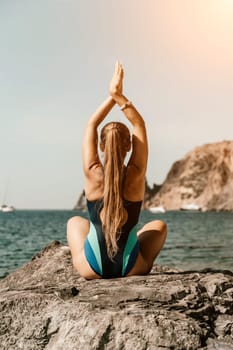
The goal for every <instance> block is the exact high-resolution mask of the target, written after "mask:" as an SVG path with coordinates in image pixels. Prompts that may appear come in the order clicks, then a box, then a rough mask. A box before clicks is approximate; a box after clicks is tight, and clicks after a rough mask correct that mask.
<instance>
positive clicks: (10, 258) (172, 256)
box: [0, 210, 233, 277]
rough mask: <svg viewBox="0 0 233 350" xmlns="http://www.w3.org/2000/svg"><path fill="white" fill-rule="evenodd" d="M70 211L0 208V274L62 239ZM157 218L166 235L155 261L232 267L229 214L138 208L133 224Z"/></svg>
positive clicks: (232, 236)
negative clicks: (165, 227) (137, 218)
mask: <svg viewBox="0 0 233 350" xmlns="http://www.w3.org/2000/svg"><path fill="white" fill-rule="evenodd" d="M78 214H80V215H82V216H84V217H86V214H85V213H84V214H83V213H78V212H72V211H53V210H50V211H48V210H47V211H39V210H35V211H29V210H27V211H26V210H25V211H23V210H20V211H16V212H15V213H2V212H0V243H1V245H0V277H3V276H5V275H6V274H7V273H9V272H10V271H12V270H15V269H16V268H17V267H19V266H21V265H22V264H24V263H25V262H27V261H28V260H29V259H31V257H32V256H33V255H34V254H35V253H37V252H38V251H39V250H41V249H42V248H43V247H44V246H45V245H46V244H48V243H49V242H51V241H52V240H60V241H61V242H63V243H65V244H66V222H67V220H68V219H69V218H70V217H72V216H73V215H78ZM155 219H162V220H164V221H166V223H167V225H168V238H167V241H166V244H165V246H164V249H163V250H162V252H161V253H160V256H159V258H158V259H157V263H159V264H166V265H168V266H173V267H178V268H182V269H184V270H189V269H202V268H206V267H211V268H215V269H229V270H233V213H213V212H210V213H188V212H168V213H165V214H151V213H149V212H146V211H144V212H142V213H141V217H140V223H139V227H140V226H142V225H143V223H146V222H147V221H150V220H155Z"/></svg>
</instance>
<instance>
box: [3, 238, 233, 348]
mask: <svg viewBox="0 0 233 350" xmlns="http://www.w3.org/2000/svg"><path fill="white" fill-rule="evenodd" d="M0 312H1V318H0V349H1V350H16V349H17V350H18V349H23V350H42V349H49V350H77V349H82V350H83V349H84V350H85V349H87V350H88V349H98V350H101V349H114V350H117V349H122V350H123V349H127V350H132V349H135V350H136V349H138V350H141V349H155V350H156V349H176V350H179V349H185V350H189V349H193V350H194V349H206V350H207V349H208V350H210V349H211V350H212V349H222V350H224V349H225V350H231V349H233V273H232V272H230V271H228V272H227V271H225V272H223V271H222V272H221V271H210V270H209V271H207V270H206V271H204V270H203V271H196V272H195V271H192V272H191V271H189V272H188V271H179V270H172V269H169V268H166V267H161V266H155V267H154V270H153V271H152V273H151V274H150V275H148V276H134V277H128V278H119V279H111V280H93V281H86V280H85V279H83V278H81V277H79V275H78V273H77V272H75V271H74V270H73V268H72V265H71V256H70V252H69V249H68V247H66V246H64V245H62V244H61V243H60V242H57V241H55V242H52V243H51V244H50V245H48V246H47V247H45V248H44V250H43V251H41V252H40V253H39V254H37V255H36V256H35V257H34V258H33V259H32V261H30V262H29V263H27V264H26V265H24V266H23V267H21V268H19V269H18V270H16V271H15V272H13V273H11V274H10V275H8V276H7V277H5V278H4V279H3V280H1V281H0Z"/></svg>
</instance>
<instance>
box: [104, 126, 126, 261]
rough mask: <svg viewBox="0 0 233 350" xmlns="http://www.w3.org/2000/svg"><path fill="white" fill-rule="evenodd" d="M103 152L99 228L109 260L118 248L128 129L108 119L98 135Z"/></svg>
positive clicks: (122, 212)
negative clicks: (103, 236) (101, 202)
mask: <svg viewBox="0 0 233 350" xmlns="http://www.w3.org/2000/svg"><path fill="white" fill-rule="evenodd" d="M100 139H101V144H102V149H103V151H104V196H103V210H102V213H101V219H102V225H103V231H104V234H105V240H106V245H107V252H108V256H109V258H110V259H112V260H113V257H114V256H115V254H116V253H117V251H118V245H117V242H118V240H119V238H120V235H121V227H122V224H123V220H124V215H125V210H124V207H123V198H122V197H123V179H124V159H125V156H126V153H127V151H129V149H130V145H131V141H130V132H129V130H128V128H127V127H126V126H125V124H123V123H119V122H110V123H108V124H106V125H105V126H104V128H103V129H102V131H101V135H100Z"/></svg>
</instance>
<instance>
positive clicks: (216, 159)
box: [146, 141, 233, 211]
mask: <svg viewBox="0 0 233 350" xmlns="http://www.w3.org/2000/svg"><path fill="white" fill-rule="evenodd" d="M187 204H196V205H197V206H199V207H200V208H201V209H203V210H217V211H219V210H229V211H233V141H223V142H219V143H212V144H207V145H204V146H201V147H197V148H195V149H194V150H193V151H191V152H189V153H188V154H187V155H186V156H185V157H184V158H183V159H181V160H179V161H177V162H175V163H174V164H173V166H172V168H171V170H170V171H169V173H168V175H167V178H166V180H165V182H164V183H163V185H162V188H161V189H160V191H159V192H158V193H156V194H155V195H154V196H152V197H150V198H149V199H148V200H147V202H146V207H150V206H158V205H163V206H164V207H165V208H166V209H167V210H177V209H180V208H181V207H182V206H184V205H187Z"/></svg>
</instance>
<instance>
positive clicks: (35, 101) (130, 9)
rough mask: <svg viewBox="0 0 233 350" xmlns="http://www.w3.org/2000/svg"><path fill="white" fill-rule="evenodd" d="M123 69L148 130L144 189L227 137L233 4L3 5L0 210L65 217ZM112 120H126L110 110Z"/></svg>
mask: <svg viewBox="0 0 233 350" xmlns="http://www.w3.org/2000/svg"><path fill="white" fill-rule="evenodd" d="M116 60H119V61H120V62H121V63H122V64H123V67H124V70H125V78H124V91H123V92H124V94H125V95H126V96H127V98H128V99H129V100H131V101H132V102H133V103H134V105H135V106H136V108H137V109H138V111H139V112H140V113H141V115H142V116H143V118H144V119H145V121H146V125H147V129H148V139H149V163H148V171H147V179H148V182H149V184H150V185H152V184H153V183H157V184H158V183H162V182H163V181H164V179H165V177H166V175H167V173H168V171H169V169H170V167H171V166H172V164H173V163H174V162H175V161H176V160H178V159H180V158H182V157H184V156H185V154H186V153H187V152H189V151H191V150H192V149H193V148H195V147H196V146H200V145H202V144H205V143H211V142H219V141H223V140H232V138H233V0H145V1H141V0H118V1H113V0H98V1H97V0H96V1H94V0H40V1H36V0H21V1H17V0H10V1H9V0H1V1H0V160H1V165H0V204H1V203H3V202H6V204H8V205H14V206H15V207H16V208H18V209H71V208H73V206H74V205H75V203H76V201H77V199H78V197H79V195H80V193H81V191H82V189H83V182H84V177H83V172H82V160H81V148H82V138H83V132H84V129H85V124H86V122H87V121H88V118H89V117H90V116H91V114H92V113H93V112H94V111H95V110H96V108H97V107H98V106H99V104H101V103H102V102H103V100H104V99H105V98H106V97H107V96H108V94H109V93H108V86H109V82H110V79H111V76H112V73H113V70H114V66H115V62H116ZM109 120H119V121H122V122H125V117H124V115H123V113H122V112H121V111H120V110H119V107H118V106H115V107H114V109H113V110H112V111H111V113H110V114H109V116H108V118H107V119H106V122H107V121H109Z"/></svg>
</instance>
